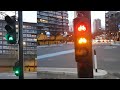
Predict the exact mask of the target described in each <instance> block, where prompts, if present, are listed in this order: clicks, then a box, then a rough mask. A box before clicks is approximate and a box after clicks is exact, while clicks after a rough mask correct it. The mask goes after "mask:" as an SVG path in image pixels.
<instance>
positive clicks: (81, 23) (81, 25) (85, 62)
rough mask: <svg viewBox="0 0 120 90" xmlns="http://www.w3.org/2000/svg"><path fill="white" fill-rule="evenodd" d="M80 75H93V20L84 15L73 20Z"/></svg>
mask: <svg viewBox="0 0 120 90" xmlns="http://www.w3.org/2000/svg"><path fill="white" fill-rule="evenodd" d="M73 24H74V46H75V60H76V62H77V68H78V77H80V78H87V77H88V78H90V77H93V64H92V34H91V20H90V18H88V17H85V16H84V15H83V16H81V17H77V18H75V19H74V20H73Z"/></svg>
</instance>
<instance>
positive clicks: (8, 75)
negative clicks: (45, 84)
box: [0, 72, 37, 79]
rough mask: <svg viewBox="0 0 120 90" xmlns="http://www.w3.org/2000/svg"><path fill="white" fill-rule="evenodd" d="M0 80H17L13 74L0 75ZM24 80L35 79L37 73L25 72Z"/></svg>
mask: <svg viewBox="0 0 120 90" xmlns="http://www.w3.org/2000/svg"><path fill="white" fill-rule="evenodd" d="M0 79H19V77H18V76H16V75H15V74H14V73H13V72H4V73H0ZM24 79H37V72H27V73H26V72H25V73H24Z"/></svg>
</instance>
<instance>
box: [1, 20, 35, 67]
mask: <svg viewBox="0 0 120 90" xmlns="http://www.w3.org/2000/svg"><path fill="white" fill-rule="evenodd" d="M5 25H6V22H5V21H4V20H0V65H3V63H1V62H3V61H4V64H5V65H6V66H7V65H8V66H10V65H13V64H14V63H15V61H17V60H18V44H14V45H12V44H7V41H6V39H5V34H6V33H7V32H6V30H5V28H4V27H5ZM36 25H37V24H36V23H29V22H23V54H24V60H25V61H26V60H28V61H29V60H35V58H36V57H37V40H36V36H37V28H36ZM16 32H18V22H16ZM16 36H18V34H17V35H16ZM5 60H6V61H5ZM25 63H26V62H25ZM3 66H4V65H3Z"/></svg>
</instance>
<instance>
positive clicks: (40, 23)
mask: <svg viewBox="0 0 120 90" xmlns="http://www.w3.org/2000/svg"><path fill="white" fill-rule="evenodd" d="M37 28H38V32H37V34H38V35H39V34H41V33H42V34H44V35H46V32H50V36H56V35H59V34H62V35H63V34H64V32H67V31H68V30H69V26H68V12H67V11H37Z"/></svg>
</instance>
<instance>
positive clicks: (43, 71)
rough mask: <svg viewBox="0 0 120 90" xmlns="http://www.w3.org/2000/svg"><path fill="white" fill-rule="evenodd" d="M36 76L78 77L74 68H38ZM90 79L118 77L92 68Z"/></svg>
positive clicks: (54, 77) (42, 77)
mask: <svg viewBox="0 0 120 90" xmlns="http://www.w3.org/2000/svg"><path fill="white" fill-rule="evenodd" d="M37 76H38V78H39V79H79V78H78V77H77V70H76V68H71V69H67V68H62V69H60V68H59V69H58V68H54V69H51V68H44V67H43V68H42V67H41V68H38V70H37ZM91 79H118V77H116V76H113V75H112V74H110V73H108V72H107V71H105V70H101V69H98V72H97V73H96V72H95V70H94V77H93V78H91Z"/></svg>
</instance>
